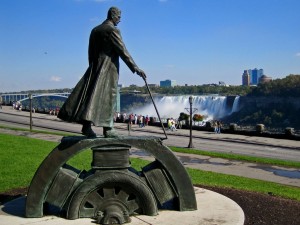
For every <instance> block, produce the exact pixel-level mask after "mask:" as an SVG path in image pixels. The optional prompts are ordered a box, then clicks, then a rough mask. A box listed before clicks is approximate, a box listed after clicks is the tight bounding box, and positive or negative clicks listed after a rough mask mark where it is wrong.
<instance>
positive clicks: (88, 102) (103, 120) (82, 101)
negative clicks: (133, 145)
mask: <svg viewBox="0 0 300 225" xmlns="http://www.w3.org/2000/svg"><path fill="white" fill-rule="evenodd" d="M120 19H121V11H120V10H119V9H118V8H116V7H111V8H110V9H109V10H108V13H107V19H106V20H105V21H104V22H103V23H102V24H100V25H98V26H96V27H95V28H94V29H93V30H92V31H91V34H90V40H89V49H88V54H89V67H88V69H87V71H86V72H85V74H84V76H83V77H82V78H81V79H80V81H79V82H78V83H77V85H76V86H75V88H74V90H73V91H72V93H71V94H70V96H69V98H68V99H67V100H66V102H65V103H64V105H63V106H62V108H61V109H60V111H59V114H58V118H60V119H62V120H64V121H68V122H77V123H81V124H82V130H81V131H82V134H83V135H85V136H87V137H90V138H91V137H96V134H95V132H94V131H93V130H92V128H91V125H92V124H94V125H95V126H99V127H103V134H104V136H105V137H116V136H117V134H116V132H115V131H114V129H113V115H114V113H115V105H116V101H117V85H118V79H119V57H121V59H122V60H123V61H124V62H125V63H126V65H127V66H128V67H129V69H130V70H131V71H132V72H133V73H137V74H138V75H139V76H141V77H142V78H143V79H146V74H145V73H144V71H143V70H141V69H139V67H138V66H137V65H136V64H135V62H134V61H133V59H132V57H131V56H130V54H129V52H128V51H127V49H126V47H125V44H124V43H123V41H122V37H121V33H120V31H119V29H117V28H116V26H117V25H118V23H119V22H120Z"/></svg>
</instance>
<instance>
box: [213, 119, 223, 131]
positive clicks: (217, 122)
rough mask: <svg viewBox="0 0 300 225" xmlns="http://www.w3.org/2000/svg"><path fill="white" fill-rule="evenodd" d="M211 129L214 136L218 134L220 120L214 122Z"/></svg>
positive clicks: (220, 126)
mask: <svg viewBox="0 0 300 225" xmlns="http://www.w3.org/2000/svg"><path fill="white" fill-rule="evenodd" d="M213 127H214V132H215V134H220V133H221V128H222V122H221V121H220V120H214V121H213Z"/></svg>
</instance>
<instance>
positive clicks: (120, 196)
mask: <svg viewBox="0 0 300 225" xmlns="http://www.w3.org/2000/svg"><path fill="white" fill-rule="evenodd" d="M128 197H129V195H128V194H127V193H126V192H125V191H123V190H121V191H120V192H119V193H118V199H119V200H121V201H123V202H126V201H127V199H128Z"/></svg>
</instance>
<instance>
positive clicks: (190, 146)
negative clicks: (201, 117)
mask: <svg viewBox="0 0 300 225" xmlns="http://www.w3.org/2000/svg"><path fill="white" fill-rule="evenodd" d="M189 103H190V108H185V109H186V111H188V112H189V113H190V143H189V145H188V148H194V145H193V141H192V136H193V135H192V130H193V113H194V112H196V111H197V109H196V108H193V96H190V97H189Z"/></svg>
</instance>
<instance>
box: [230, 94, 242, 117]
mask: <svg viewBox="0 0 300 225" xmlns="http://www.w3.org/2000/svg"><path fill="white" fill-rule="evenodd" d="M239 102H240V96H236V97H235V99H234V102H233V105H232V110H231V113H234V112H237V111H239Z"/></svg>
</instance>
